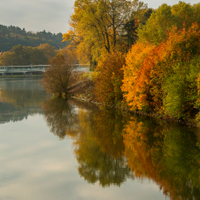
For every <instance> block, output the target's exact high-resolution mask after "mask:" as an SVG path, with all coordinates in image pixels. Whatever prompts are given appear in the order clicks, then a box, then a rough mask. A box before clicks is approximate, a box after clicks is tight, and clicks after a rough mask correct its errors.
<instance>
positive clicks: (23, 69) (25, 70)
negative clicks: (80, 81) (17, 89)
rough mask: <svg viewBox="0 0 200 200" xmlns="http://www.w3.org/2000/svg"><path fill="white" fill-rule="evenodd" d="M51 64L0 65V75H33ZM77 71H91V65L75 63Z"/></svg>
mask: <svg viewBox="0 0 200 200" xmlns="http://www.w3.org/2000/svg"><path fill="white" fill-rule="evenodd" d="M50 66H51V65H11V66H0V76H3V75H8V76H13V75H24V76H27V77H29V76H32V75H33V74H42V73H44V72H45V70H46V68H48V67H50ZM74 67H75V70H76V71H82V70H83V71H85V70H88V71H89V65H87V64H74Z"/></svg>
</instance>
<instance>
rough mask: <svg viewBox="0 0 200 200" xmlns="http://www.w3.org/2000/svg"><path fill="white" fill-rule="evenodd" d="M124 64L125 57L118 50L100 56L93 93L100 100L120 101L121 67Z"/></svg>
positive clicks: (104, 101) (108, 102)
mask: <svg viewBox="0 0 200 200" xmlns="http://www.w3.org/2000/svg"><path fill="white" fill-rule="evenodd" d="M124 64H125V58H124V55H123V54H121V53H120V52H112V53H110V54H107V55H105V56H102V57H101V60H100V61H99V63H98V66H97V68H96V76H95V77H94V83H95V91H94V93H95V96H96V98H97V99H98V100H99V101H100V102H103V103H106V104H115V105H116V104H118V103H120V102H121V100H122V98H123V93H122V91H121V85H122V78H123V71H122V70H121V67H122V66H123V65H124Z"/></svg>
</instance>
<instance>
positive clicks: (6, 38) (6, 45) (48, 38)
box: [0, 25, 67, 52]
mask: <svg viewBox="0 0 200 200" xmlns="http://www.w3.org/2000/svg"><path fill="white" fill-rule="evenodd" d="M42 43H48V44H50V45H51V46H54V47H55V49H60V48H64V47H65V46H66V45H67V42H64V43H63V42H62V33H57V34H55V33H51V32H46V31H45V30H44V31H40V32H36V33H33V32H31V31H26V30H25V28H23V29H21V28H20V27H17V26H4V25H0V51H1V52H5V51H9V50H11V49H12V48H13V47H14V46H17V45H19V44H21V45H23V46H32V47H37V46H39V45H40V44H42Z"/></svg>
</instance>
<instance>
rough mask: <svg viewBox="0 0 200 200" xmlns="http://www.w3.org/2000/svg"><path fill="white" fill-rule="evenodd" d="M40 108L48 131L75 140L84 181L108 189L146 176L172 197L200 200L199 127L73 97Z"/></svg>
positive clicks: (49, 102)
mask: <svg viewBox="0 0 200 200" xmlns="http://www.w3.org/2000/svg"><path fill="white" fill-rule="evenodd" d="M76 107H79V109H76ZM43 109H44V113H45V118H46V121H47V123H48V125H49V126H50V127H51V131H52V132H53V133H54V134H56V135H58V136H59V137H60V138H64V137H65V136H66V135H68V136H70V137H71V138H72V139H73V140H74V143H73V145H74V154H75V157H76V159H77V161H78V163H79V165H78V172H79V174H80V176H81V177H83V178H84V179H85V180H86V181H87V182H89V183H96V182H99V184H100V185H101V186H102V187H108V186H110V185H117V186H120V185H121V184H122V183H123V182H125V181H126V180H127V179H134V178H136V179H139V180H144V179H149V180H152V181H153V182H154V183H156V184H157V185H158V186H159V188H160V189H161V190H162V191H163V193H164V194H165V195H166V196H168V197H170V198H171V199H199V197H200V187H199V186H200V141H199V140H198V138H197V135H198V133H199V130H198V129H191V128H188V127H181V126H178V125H172V124H170V125H169V124H167V123H166V122H163V121H156V120H152V119H149V118H144V117H138V116H131V117H130V116H129V115H128V114H124V113H122V112H120V111H113V110H99V109H93V108H91V107H87V106H84V105H79V103H77V102H73V101H71V102H66V101H64V100H48V101H46V102H45V103H44V104H43Z"/></svg>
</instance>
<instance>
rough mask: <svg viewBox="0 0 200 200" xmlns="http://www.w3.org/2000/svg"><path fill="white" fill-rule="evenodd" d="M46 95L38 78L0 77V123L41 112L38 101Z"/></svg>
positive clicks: (18, 119) (21, 118)
mask: <svg viewBox="0 0 200 200" xmlns="http://www.w3.org/2000/svg"><path fill="white" fill-rule="evenodd" d="M46 96H47V95H46V93H45V92H44V90H43V88H41V86H40V85H39V79H28V80H27V79H0V123H6V122H10V121H14V122H15V121H21V120H23V119H27V117H28V116H29V115H34V114H42V113H43V111H42V109H41V107H40V106H39V102H41V101H43V100H44V98H45V97H46Z"/></svg>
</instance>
